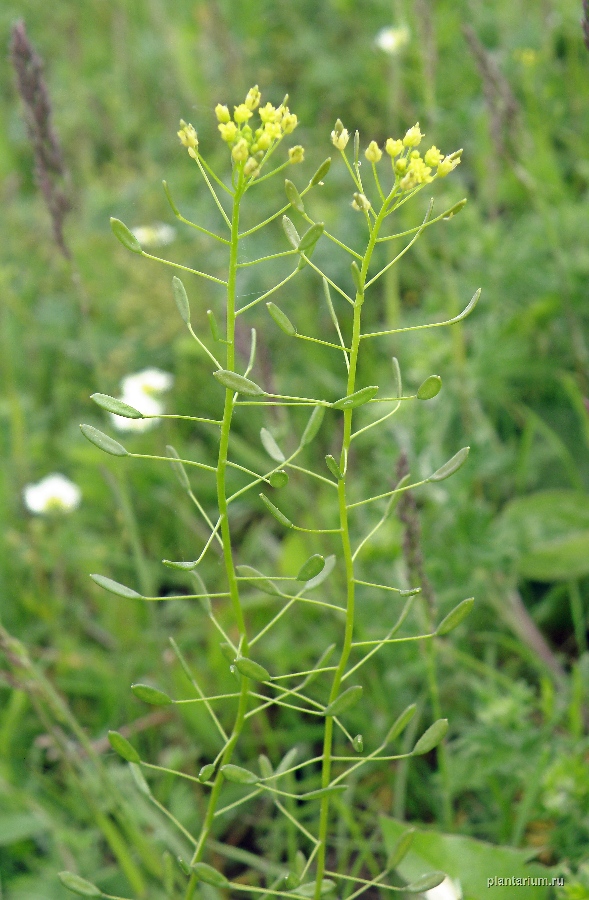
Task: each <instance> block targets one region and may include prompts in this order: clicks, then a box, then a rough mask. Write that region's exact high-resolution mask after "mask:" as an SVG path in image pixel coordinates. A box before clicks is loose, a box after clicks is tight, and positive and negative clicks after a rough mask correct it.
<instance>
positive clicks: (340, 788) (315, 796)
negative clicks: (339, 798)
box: [300, 784, 347, 800]
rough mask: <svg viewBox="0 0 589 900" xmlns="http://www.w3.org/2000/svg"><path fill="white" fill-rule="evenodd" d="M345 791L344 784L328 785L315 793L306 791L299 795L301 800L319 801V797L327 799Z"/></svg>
mask: <svg viewBox="0 0 589 900" xmlns="http://www.w3.org/2000/svg"><path fill="white" fill-rule="evenodd" d="M346 790H347V786H346V785H345V784H330V785H328V786H327V787H324V788H318V789H317V790H316V791H307V793H306V794H301V796H300V799H301V800H320V799H321V797H328V796H329V795H330V794H343V793H344V791H346Z"/></svg>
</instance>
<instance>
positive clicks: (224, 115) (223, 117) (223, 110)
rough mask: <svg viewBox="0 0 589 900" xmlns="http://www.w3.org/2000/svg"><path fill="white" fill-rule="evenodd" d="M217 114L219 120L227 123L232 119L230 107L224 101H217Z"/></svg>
mask: <svg viewBox="0 0 589 900" xmlns="http://www.w3.org/2000/svg"><path fill="white" fill-rule="evenodd" d="M215 115H216V117H217V121H218V122H223V123H225V122H229V121H230V120H231V114H230V112H229V109H228V108H227V107H226V106H223V104H222V103H217V105H216V106H215Z"/></svg>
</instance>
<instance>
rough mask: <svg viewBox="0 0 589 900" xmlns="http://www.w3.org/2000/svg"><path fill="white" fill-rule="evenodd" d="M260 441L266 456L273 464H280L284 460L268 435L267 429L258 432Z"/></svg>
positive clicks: (284, 457)
mask: <svg viewBox="0 0 589 900" xmlns="http://www.w3.org/2000/svg"><path fill="white" fill-rule="evenodd" d="M260 440H261V441H262V446H263V448H264V450H265V451H266V453H267V454H268V456H269V457H270V458H271V459H273V460H274V461H275V462H279V463H282V462H284V460H285V459H286V456H285V455H284V453H283V452H282V450H281V449H280V447H279V446H278V444H277V443H276V441H275V440H274V438H273V437H272V435H271V434H270V432H269V431H268V429H267V428H262V429H261V430H260Z"/></svg>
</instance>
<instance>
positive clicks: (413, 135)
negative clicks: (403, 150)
mask: <svg viewBox="0 0 589 900" xmlns="http://www.w3.org/2000/svg"><path fill="white" fill-rule="evenodd" d="M422 137H423V135H422V133H421V131H420V130H419V122H416V123H415V125H414V126H413V128H410V129H409V131H408V132H407V133H406V135H405V137H404V138H403V144H404V145H405V147H417V146H419V144H420V143H421V139H422Z"/></svg>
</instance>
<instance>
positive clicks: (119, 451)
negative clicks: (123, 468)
mask: <svg viewBox="0 0 589 900" xmlns="http://www.w3.org/2000/svg"><path fill="white" fill-rule="evenodd" d="M80 431H81V432H82V434H83V435H84V437H85V438H86V440H87V441H90V443H91V444H94V445H95V446H96V447H98V448H99V450H104V452H105V453H110V455H111V456H128V455H129V451H128V450H125V448H124V447H123V445H122V444H119V442H118V441H115V440H113V438H111V437H109V436H108V434H104V433H103V432H102V431H99V430H98V428H94V426H93V425H80Z"/></svg>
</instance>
